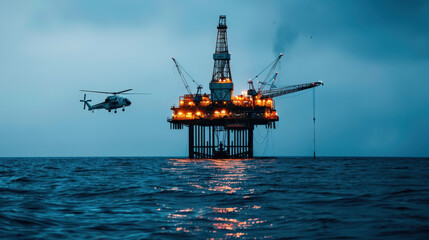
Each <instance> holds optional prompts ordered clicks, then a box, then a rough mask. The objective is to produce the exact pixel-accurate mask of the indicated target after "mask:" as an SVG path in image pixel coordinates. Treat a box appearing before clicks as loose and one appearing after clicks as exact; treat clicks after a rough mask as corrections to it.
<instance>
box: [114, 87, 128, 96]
mask: <svg viewBox="0 0 429 240" xmlns="http://www.w3.org/2000/svg"><path fill="white" fill-rule="evenodd" d="M131 90H133V89H131V88H130V89H127V90H123V91H120V92H114V93H113V94H115V95H116V94H121V93H124V92H128V91H131Z"/></svg>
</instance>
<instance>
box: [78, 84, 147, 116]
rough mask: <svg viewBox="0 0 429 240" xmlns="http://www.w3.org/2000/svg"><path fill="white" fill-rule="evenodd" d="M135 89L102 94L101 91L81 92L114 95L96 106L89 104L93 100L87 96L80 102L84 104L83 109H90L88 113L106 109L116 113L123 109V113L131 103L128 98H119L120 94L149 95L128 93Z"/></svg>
mask: <svg viewBox="0 0 429 240" xmlns="http://www.w3.org/2000/svg"><path fill="white" fill-rule="evenodd" d="M131 90H133V89H127V90H123V91H119V92H101V91H91V90H80V91H81V92H92V93H102V94H112V96H108V97H107V98H106V99H105V100H104V102H101V103H97V104H95V105H91V104H89V102H91V101H92V100H90V99H89V100H87V99H86V94H84V95H83V99H82V100H80V102H83V109H84V110H85V108H86V107H88V111H92V112H94V110H97V109H106V110H107V111H109V112H111V111H112V109H113V110H114V112H115V113H117V110H116V109H118V108H122V111H125V107H128V106H130V105H131V101H130V100H129V99H128V98H125V97H121V96H118V95H119V94H147V93H126V92H129V91H131Z"/></svg>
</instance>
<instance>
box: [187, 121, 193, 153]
mask: <svg viewBox="0 0 429 240" xmlns="http://www.w3.org/2000/svg"><path fill="white" fill-rule="evenodd" d="M188 147H189V149H188V152H189V158H190V159H192V158H194V125H189V143H188Z"/></svg>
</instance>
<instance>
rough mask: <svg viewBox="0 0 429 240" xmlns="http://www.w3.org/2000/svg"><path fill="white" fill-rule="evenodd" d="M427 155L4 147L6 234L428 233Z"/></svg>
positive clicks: (1, 221)
mask: <svg viewBox="0 0 429 240" xmlns="http://www.w3.org/2000/svg"><path fill="white" fill-rule="evenodd" d="M428 184H429V159H428V158H426V159H425V158H321V159H317V160H313V159H311V158H271V159H256V160H216V161H214V160H199V161H190V160H174V159H167V158H127V157H125V158H14V159H10V158H0V239H15V238H18V239H82V238H88V239H182V238H183V239H191V238H192V239H206V238H215V239H225V238H231V239H233V238H243V239H255V238H256V239H263V238H272V239H278V238H292V239H335V238H342V239H348V238H363V239H374V238H384V239H429V185H428Z"/></svg>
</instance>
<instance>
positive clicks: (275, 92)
mask: <svg viewBox="0 0 429 240" xmlns="http://www.w3.org/2000/svg"><path fill="white" fill-rule="evenodd" d="M320 85H323V82H322V81H318V82H312V83H304V84H297V85H292V86H287V87H283V88H277V89H271V90H264V91H261V92H260V94H261V98H273V97H278V96H282V95H285V94H289V93H294V92H299V91H302V90H306V89H310V88H314V87H318V86H320Z"/></svg>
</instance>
